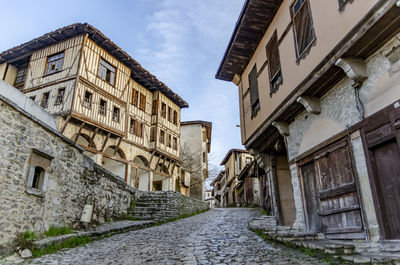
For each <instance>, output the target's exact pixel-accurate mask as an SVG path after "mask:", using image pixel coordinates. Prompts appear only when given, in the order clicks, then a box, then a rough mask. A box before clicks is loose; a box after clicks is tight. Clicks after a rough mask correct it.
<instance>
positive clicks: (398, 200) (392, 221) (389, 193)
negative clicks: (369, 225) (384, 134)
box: [370, 137, 400, 239]
mask: <svg viewBox="0 0 400 265" xmlns="http://www.w3.org/2000/svg"><path fill="white" fill-rule="evenodd" d="M370 160H371V167H372V171H373V176H374V178H373V179H374V184H375V188H376V196H377V198H376V203H377V204H378V209H379V211H380V215H381V216H380V218H381V229H382V230H383V238H384V239H400V151H399V145H398V143H397V141H396V138H394V137H393V138H392V139H391V140H390V141H386V142H384V143H382V144H381V145H378V146H374V147H373V148H371V149H370Z"/></svg>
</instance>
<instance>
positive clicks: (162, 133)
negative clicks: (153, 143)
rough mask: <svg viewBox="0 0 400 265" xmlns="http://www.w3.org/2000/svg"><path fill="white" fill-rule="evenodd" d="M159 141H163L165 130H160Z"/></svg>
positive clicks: (162, 142)
mask: <svg viewBox="0 0 400 265" xmlns="http://www.w3.org/2000/svg"><path fill="white" fill-rule="evenodd" d="M160 143H161V144H164V143H165V132H164V131H163V130H160Z"/></svg>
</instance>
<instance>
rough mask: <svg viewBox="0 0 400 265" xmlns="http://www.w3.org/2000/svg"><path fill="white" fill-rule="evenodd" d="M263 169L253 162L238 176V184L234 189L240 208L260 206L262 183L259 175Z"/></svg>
mask: <svg viewBox="0 0 400 265" xmlns="http://www.w3.org/2000/svg"><path fill="white" fill-rule="evenodd" d="M262 173H263V172H262V169H260V168H259V167H258V165H257V162H256V161H254V160H253V161H252V162H250V163H248V164H246V166H245V167H244V168H243V169H242V172H240V174H239V176H238V182H237V184H236V186H235V187H234V190H235V194H236V197H237V202H238V205H239V206H252V207H254V206H259V205H260V199H261V198H260V183H259V179H258V178H259V175H261V174H262Z"/></svg>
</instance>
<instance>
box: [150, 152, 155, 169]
mask: <svg viewBox="0 0 400 265" xmlns="http://www.w3.org/2000/svg"><path fill="white" fill-rule="evenodd" d="M155 152H156V150H153V152H151V157H150V162H149V168H151V162H152V161H153V157H154V153H155Z"/></svg>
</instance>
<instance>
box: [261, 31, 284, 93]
mask: <svg viewBox="0 0 400 265" xmlns="http://www.w3.org/2000/svg"><path fill="white" fill-rule="evenodd" d="M265 51H266V55H267V63H268V77H269V95H270V96H272V94H274V93H276V92H277V91H278V89H279V87H280V86H281V85H282V83H283V75H282V65H281V58H280V53H279V41H278V33H277V31H276V30H275V32H274V33H273V34H272V36H271V38H270V40H269V42H268V44H267V46H266V47H265ZM273 53H276V54H275V55H273ZM272 58H275V59H277V61H278V62H277V63H276V66H278V67H279V70H278V71H276V72H275V73H273V72H272V70H273V69H272V64H271V61H272V60H271V59H272ZM278 67H277V68H278ZM279 76H280V78H278V79H277V80H275V82H273V81H274V79H276V78H277V77H279Z"/></svg>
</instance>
